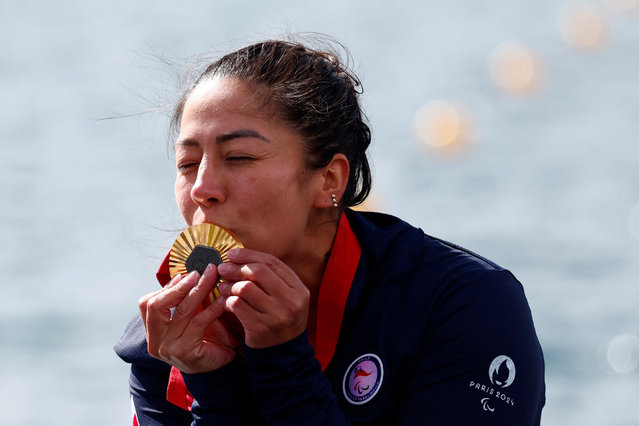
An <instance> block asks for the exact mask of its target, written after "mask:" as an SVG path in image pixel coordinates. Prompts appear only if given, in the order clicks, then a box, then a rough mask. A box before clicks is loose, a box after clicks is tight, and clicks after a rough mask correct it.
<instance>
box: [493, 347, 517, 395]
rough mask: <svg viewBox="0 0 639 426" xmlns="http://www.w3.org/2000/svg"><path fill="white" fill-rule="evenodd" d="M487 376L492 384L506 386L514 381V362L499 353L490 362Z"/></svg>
mask: <svg viewBox="0 0 639 426" xmlns="http://www.w3.org/2000/svg"><path fill="white" fill-rule="evenodd" d="M488 378H489V379H490V382H491V383H492V384H493V385H497V386H499V387H502V388H507V387H508V386H510V385H512V384H513V382H514V381H515V363H514V362H513V360H512V359H510V358H509V357H507V356H506V355H499V356H498V357H497V358H495V359H494V360H493V362H491V363H490V367H489V368H488Z"/></svg>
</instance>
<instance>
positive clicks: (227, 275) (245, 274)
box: [219, 249, 310, 348]
mask: <svg viewBox="0 0 639 426" xmlns="http://www.w3.org/2000/svg"><path fill="white" fill-rule="evenodd" d="M228 257H229V262H228V263H223V264H221V265H219V273H220V275H221V276H222V278H224V280H225V281H224V282H222V283H221V285H220V287H219V290H220V293H221V294H222V297H221V298H220V299H222V298H225V299H226V309H227V310H228V311H230V312H232V313H233V314H235V316H236V317H237V318H238V319H239V320H240V322H241V323H242V325H243V327H244V335H245V342H246V345H247V346H248V347H250V348H264V347H268V346H274V345H277V344H280V343H284V342H287V341H289V340H291V339H293V338H295V337H297V336H299V335H300V334H302V332H303V331H304V330H305V329H306V323H307V321H308V310H309V301H310V293H309V291H308V289H307V288H306V286H305V285H304V283H302V281H301V280H300V279H299V277H298V276H297V275H296V274H295V272H293V270H292V269H291V268H289V267H288V266H287V265H286V264H284V262H282V261H281V260H279V259H278V258H276V257H274V256H271V255H269V254H266V253H261V252H258V251H255V250H249V249H234V250H231V251H229V253H228Z"/></svg>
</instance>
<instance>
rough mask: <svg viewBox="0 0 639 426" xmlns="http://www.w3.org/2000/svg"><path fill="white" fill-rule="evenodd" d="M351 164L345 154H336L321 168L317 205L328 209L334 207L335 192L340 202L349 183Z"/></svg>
mask: <svg viewBox="0 0 639 426" xmlns="http://www.w3.org/2000/svg"><path fill="white" fill-rule="evenodd" d="M349 173H350V165H349V164H348V159H347V158H346V156H345V155H344V154H335V155H334V156H333V159H332V160H331V162H330V163H328V164H327V165H326V167H324V168H323V169H322V170H321V184H320V188H319V192H318V193H317V197H316V199H315V207H316V208H319V209H327V208H332V207H333V194H335V199H336V200H337V203H338V204H339V203H340V201H341V200H342V195H344V191H345V190H346V185H347V184H348V175H349Z"/></svg>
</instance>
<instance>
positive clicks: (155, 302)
mask: <svg viewBox="0 0 639 426" xmlns="http://www.w3.org/2000/svg"><path fill="white" fill-rule="evenodd" d="M198 278H199V274H198V273H197V272H193V273H191V274H189V275H187V276H186V277H185V278H184V279H182V280H181V281H180V282H179V283H177V284H175V285H174V286H173V287H172V288H170V289H168V290H162V291H160V292H159V293H157V294H156V295H155V296H153V297H151V298H150V299H149V300H148V301H147V302H146V312H145V318H146V320H145V321H144V324H145V327H146V338H147V343H148V349H149V353H150V354H151V355H154V356H157V354H158V352H157V351H158V349H159V344H160V342H161V341H162V340H163V338H164V336H165V335H166V333H167V330H168V328H169V323H170V322H171V308H173V307H174V306H176V305H177V304H179V303H180V302H181V301H182V300H183V299H184V298H185V297H186V296H187V294H188V293H189V291H190V290H191V289H192V288H193V286H195V284H196V283H197V280H198Z"/></svg>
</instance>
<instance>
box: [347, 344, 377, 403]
mask: <svg viewBox="0 0 639 426" xmlns="http://www.w3.org/2000/svg"><path fill="white" fill-rule="evenodd" d="M383 379H384V367H383V365H382V361H381V360H380V359H379V357H378V356H377V355H375V354H366V355H362V356H360V357H359V358H357V359H356V360H355V361H353V363H352V364H351V365H350V366H349V367H348V369H347V370H346V374H344V383H343V385H342V388H343V390H344V396H345V397H346V400H347V401H348V402H350V403H351V404H355V405H361V404H365V403H367V402H368V401H369V400H370V399H371V398H373V397H374V396H375V394H377V391H379V388H380V386H381V385H382V380H383Z"/></svg>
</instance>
